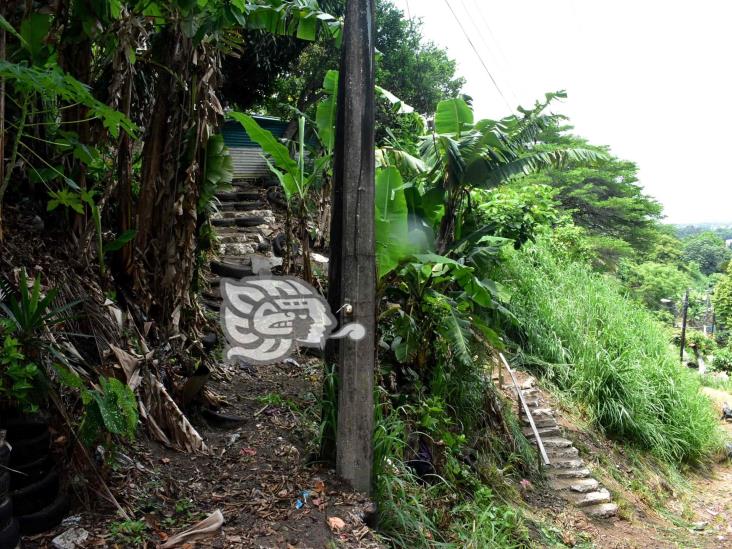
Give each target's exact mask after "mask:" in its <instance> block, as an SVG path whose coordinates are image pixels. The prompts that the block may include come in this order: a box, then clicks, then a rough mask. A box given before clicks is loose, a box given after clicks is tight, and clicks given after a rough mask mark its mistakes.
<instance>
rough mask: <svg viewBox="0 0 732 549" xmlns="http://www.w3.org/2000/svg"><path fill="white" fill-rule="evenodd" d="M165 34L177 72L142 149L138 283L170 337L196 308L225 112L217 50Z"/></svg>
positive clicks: (161, 86) (172, 31)
mask: <svg viewBox="0 0 732 549" xmlns="http://www.w3.org/2000/svg"><path fill="white" fill-rule="evenodd" d="M165 32H166V37H165V40H163V42H162V43H164V44H166V46H167V50H166V54H165V55H164V57H163V60H162V64H163V65H164V66H166V67H168V68H169V69H170V71H161V72H160V74H159V78H158V85H157V90H156V92H157V93H156V101H155V110H154V114H153V117H152V120H151V121H150V125H149V129H148V133H147V135H146V138H145V145H144V147H143V153H142V188H141V193H140V199H139V203H138V212H137V231H138V232H137V235H136V239H135V245H136V250H135V251H136V253H137V257H136V261H135V269H134V277H133V278H134V289H135V291H136V292H137V295H138V297H139V298H140V300H141V305H142V307H143V310H145V311H146V312H147V314H148V316H149V317H150V318H151V319H152V320H155V321H156V322H157V326H158V327H159V328H160V329H162V332H163V334H170V333H176V332H177V331H178V330H179V328H180V324H181V321H183V322H186V319H185V317H184V316H183V313H184V309H185V308H187V307H188V306H190V304H191V303H190V288H191V283H192V280H193V273H194V268H195V251H196V234H197V227H198V223H197V218H198V213H197V206H198V198H199V196H200V185H201V181H202V179H203V175H204V174H203V166H204V165H205V163H204V161H203V159H204V158H205V152H206V151H205V147H206V143H207V142H208V138H209V136H210V134H211V131H212V129H213V122H214V121H215V120H216V117H217V116H218V115H220V114H222V111H221V107H220V105H219V104H218V101H217V100H216V99H215V91H214V90H215V85H216V84H217V82H216V79H217V78H218V74H219V72H218V70H217V69H219V67H220V60H219V56H218V53H217V52H216V50H215V49H214V48H210V47H208V46H206V45H201V46H199V47H198V48H195V49H194V47H193V44H192V42H191V39H189V38H187V37H186V36H185V34H184V33H183V32H182V30H181V29H180V27H179V26H173V27H170V28H168V29H166V31H165ZM194 54H195V55H194ZM194 59H195V60H194ZM212 67H213V68H214V70H211V68H212Z"/></svg>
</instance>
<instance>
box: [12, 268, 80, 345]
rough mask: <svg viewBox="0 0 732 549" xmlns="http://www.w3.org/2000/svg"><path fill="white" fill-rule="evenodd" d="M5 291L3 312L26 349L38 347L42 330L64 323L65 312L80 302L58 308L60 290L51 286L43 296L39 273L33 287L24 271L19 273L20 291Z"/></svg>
mask: <svg viewBox="0 0 732 549" xmlns="http://www.w3.org/2000/svg"><path fill="white" fill-rule="evenodd" d="M5 293H7V294H8V295H7V296H6V297H5V298H4V299H3V301H1V302H0V312H2V314H3V316H4V317H5V319H6V322H5V325H6V326H7V328H8V329H9V330H10V331H12V332H14V333H15V334H16V335H17V337H18V339H19V341H20V343H21V345H22V346H23V347H25V350H26V351H28V347H29V346H34V347H36V348H37V344H39V343H41V344H42V342H41V340H40V338H39V333H40V332H41V331H42V330H43V329H44V328H50V327H52V326H56V325H58V324H60V323H62V322H63V321H64V320H65V319H66V313H67V312H68V311H69V310H70V309H72V308H73V307H75V306H76V305H77V304H78V303H79V301H74V302H72V303H68V304H66V305H63V306H61V307H55V306H54V304H55V302H56V298H57V296H58V290H56V289H55V288H52V289H50V290H49V291H48V292H47V293H46V295H41V277H40V276H36V277H35V278H34V279H33V284H32V287H31V288H30V289H29V287H28V276H27V275H26V273H25V271H21V272H20V284H19V285H18V291H17V292H12V291H8V290H7V289H5V290H3V294H5ZM42 346H45V345H42Z"/></svg>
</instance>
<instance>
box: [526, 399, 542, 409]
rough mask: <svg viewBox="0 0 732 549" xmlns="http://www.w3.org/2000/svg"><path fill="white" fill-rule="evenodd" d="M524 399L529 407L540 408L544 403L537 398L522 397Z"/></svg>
mask: <svg viewBox="0 0 732 549" xmlns="http://www.w3.org/2000/svg"><path fill="white" fill-rule="evenodd" d="M524 401H526V405H527V406H528V407H529V408H532V409H533V408H540V407H542V406H543V405H544V403H543V402H542V401H541V400H539V399H538V398H526V397H524Z"/></svg>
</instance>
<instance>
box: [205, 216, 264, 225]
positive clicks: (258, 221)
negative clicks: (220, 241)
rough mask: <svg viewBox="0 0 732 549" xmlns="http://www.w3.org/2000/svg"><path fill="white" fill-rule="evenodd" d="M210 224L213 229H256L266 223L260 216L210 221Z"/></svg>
mask: <svg viewBox="0 0 732 549" xmlns="http://www.w3.org/2000/svg"><path fill="white" fill-rule="evenodd" d="M211 223H212V224H213V226H214V227H257V226H259V225H266V224H267V221H266V220H265V219H264V218H263V217H260V216H254V215H251V216H250V215H243V216H239V217H235V218H226V219H212V220H211Z"/></svg>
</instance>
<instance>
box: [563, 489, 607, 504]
mask: <svg viewBox="0 0 732 549" xmlns="http://www.w3.org/2000/svg"><path fill="white" fill-rule="evenodd" d="M570 499H571V500H572V503H574V504H575V505H576V506H577V507H590V506H592V505H598V504H600V503H610V502H611V501H612V497H611V496H610V492H608V491H607V490H606V489H605V488H601V489H600V490H596V491H595V492H587V493H585V494H577V495H575V496H572V497H571V498H570Z"/></svg>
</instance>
